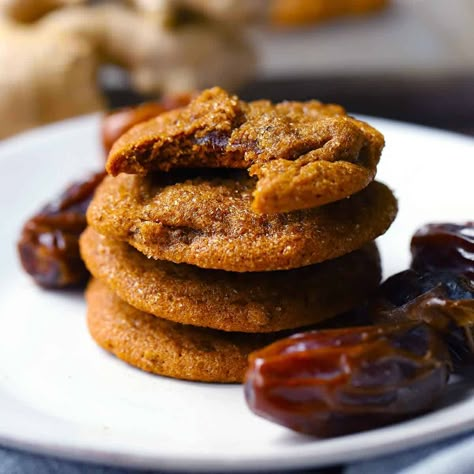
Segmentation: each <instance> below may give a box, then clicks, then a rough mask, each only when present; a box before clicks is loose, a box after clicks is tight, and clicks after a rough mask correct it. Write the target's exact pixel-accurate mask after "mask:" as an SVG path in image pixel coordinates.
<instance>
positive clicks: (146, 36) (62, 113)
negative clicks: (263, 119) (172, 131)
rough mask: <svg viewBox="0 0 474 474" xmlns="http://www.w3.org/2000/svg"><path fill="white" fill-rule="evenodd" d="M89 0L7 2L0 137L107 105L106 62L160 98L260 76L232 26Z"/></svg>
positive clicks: (0, 53) (0, 4)
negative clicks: (102, 81)
mask: <svg viewBox="0 0 474 474" xmlns="http://www.w3.org/2000/svg"><path fill="white" fill-rule="evenodd" d="M84 2H85V0H0V70H1V71H2V74H0V115H1V116H2V117H4V118H6V119H4V120H2V122H1V123H0V138H3V137H6V136H8V135H11V134H13V133H16V132H18V131H21V130H24V129H27V128H31V127H34V126H37V125H40V124H43V123H47V122H50V121H54V120H59V119H63V118H67V117H70V116H73V115H79V114H84V113H89V112H92V111H96V110H99V109H102V108H103V107H104V103H105V100H104V97H103V94H102V92H101V91H100V88H99V86H98V84H97V76H98V71H99V67H100V66H102V65H104V64H115V65H119V66H121V67H123V68H125V70H126V71H127V72H128V74H129V77H130V80H131V83H132V86H133V87H134V88H135V89H136V90H137V91H138V92H140V93H142V94H147V95H155V96H158V95H160V94H174V93H181V92H187V91H190V90H196V89H201V88H205V87H207V86H209V85H213V84H220V85H222V86H223V87H226V88H228V89H234V88H235V87H236V86H237V85H239V84H240V83H242V82H243V81H244V80H246V79H248V78H249V77H250V76H251V74H252V73H253V70H254V66H255V56H254V54H253V51H252V49H251V48H250V46H249V45H248V44H247V43H246V42H245V41H244V39H243V37H242V35H241V34H240V32H239V31H237V28H236V27H233V26H231V25H229V24H226V25H225V27H224V26H222V24H220V23H219V22H217V21H214V20H210V19H207V18H205V17H201V16H199V15H197V16H196V17H195V18H194V17H193V16H191V17H190V18H188V19H187V20H186V21H184V22H182V23H177V24H175V25H174V26H173V27H171V26H170V25H169V23H168V22H167V20H166V18H164V17H163V16H160V15H157V14H152V13H150V12H146V11H142V10H134V9H133V8H132V7H130V6H127V5H126V4H116V3H110V2H106V3H100V4H97V5H92V6H90V5H88V4H84V5H77V4H78V3H84ZM158 3H159V2H158ZM75 4H76V5H75ZM61 5H67V7H64V8H56V7H58V6H61ZM45 12H48V13H47V14H44V13H45ZM38 17H39V19H38ZM32 20H36V21H32ZM30 21H32V22H30ZM28 22H30V23H28Z"/></svg>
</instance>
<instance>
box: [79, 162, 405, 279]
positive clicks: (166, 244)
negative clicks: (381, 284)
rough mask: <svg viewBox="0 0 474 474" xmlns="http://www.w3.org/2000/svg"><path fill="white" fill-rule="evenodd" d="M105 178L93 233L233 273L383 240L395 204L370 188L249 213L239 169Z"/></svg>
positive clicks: (247, 182) (249, 182) (94, 208)
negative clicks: (312, 204) (296, 207)
mask: <svg viewBox="0 0 474 474" xmlns="http://www.w3.org/2000/svg"><path fill="white" fill-rule="evenodd" d="M203 171H204V170H200V171H199V173H200V175H199V176H196V175H193V174H192V173H191V172H190V170H182V171H179V172H178V171H176V172H174V173H171V172H170V173H162V174H159V175H150V176H135V175H127V174H121V175H119V176H118V177H116V178H112V177H106V179H105V180H104V182H103V183H102V184H101V185H100V186H99V188H98V189H97V191H96V193H95V196H94V199H93V200H92V203H91V205H90V206H89V209H88V211H87V220H88V223H89V225H90V226H91V227H93V228H94V229H96V230H97V231H98V232H99V233H101V234H104V235H106V236H109V237H111V238H114V239H117V240H122V241H126V242H128V243H129V244H131V245H132V246H133V247H135V248H136V249H138V250H139V251H140V252H142V253H143V254H145V255H146V256H148V257H153V258H155V259H160V260H169V261H172V262H174V263H188V264H192V265H196V266H198V267H202V268H212V269H220V270H227V271H236V272H254V271H269V270H287V269H291V268H298V267H302V266H306V265H311V264H314V263H319V262H322V261H324V260H328V259H332V258H336V257H339V256H341V255H344V254H346V253H349V252H352V251H354V250H356V249H358V248H360V247H361V246H362V245H363V244H365V243H367V242H371V241H372V240H374V239H375V238H376V237H378V236H379V235H381V234H383V233H384V232H385V231H386V230H387V229H388V227H389V226H390V224H391V223H392V221H393V219H394V218H395V216H396V213H397V203H396V199H395V197H394V196H393V194H392V193H391V191H390V190H389V189H388V188H387V187H386V186H384V185H383V184H380V183H377V182H373V183H371V184H370V185H369V186H368V187H367V188H365V189H364V190H362V191H360V192H359V193H357V194H355V195H353V196H351V197H350V198H347V199H344V200H342V201H338V202H335V203H332V204H328V205H325V206H321V207H318V208H313V209H306V210H301V211H294V212H290V213H285V214H268V215H266V214H258V213H256V212H254V211H253V210H252V208H251V202H252V190H253V188H254V184H255V180H254V179H252V178H249V177H248V176H247V175H246V173H245V172H242V171H238V170H207V171H206V173H207V175H206V174H203Z"/></svg>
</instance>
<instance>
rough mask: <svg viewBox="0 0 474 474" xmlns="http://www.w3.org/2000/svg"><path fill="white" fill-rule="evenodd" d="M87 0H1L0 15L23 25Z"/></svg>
mask: <svg viewBox="0 0 474 474" xmlns="http://www.w3.org/2000/svg"><path fill="white" fill-rule="evenodd" d="M84 1H85V0H0V15H2V16H3V17H8V18H11V19H12V20H15V21H18V22H21V23H31V22H33V21H36V20H38V19H39V18H41V17H42V16H43V15H45V14H46V13H48V12H50V11H52V10H55V9H56V8H61V7H65V6H70V5H75V4H78V3H84Z"/></svg>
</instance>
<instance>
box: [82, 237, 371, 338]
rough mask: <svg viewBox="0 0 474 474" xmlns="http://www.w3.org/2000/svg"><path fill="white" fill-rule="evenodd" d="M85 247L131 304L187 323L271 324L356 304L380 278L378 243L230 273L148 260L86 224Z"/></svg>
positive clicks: (307, 319) (286, 324) (303, 321)
mask: <svg viewBox="0 0 474 474" xmlns="http://www.w3.org/2000/svg"><path fill="white" fill-rule="evenodd" d="M80 244H81V253H82V257H83V259H84V261H85V262H86V265H87V267H88V268H89V270H90V272H91V273H92V275H93V276H94V277H95V278H97V279H99V280H101V281H103V282H105V283H106V284H107V286H108V287H110V288H111V289H112V290H113V291H114V292H115V293H117V295H118V296H119V297H120V298H121V299H123V300H124V301H126V302H127V303H129V304H130V305H132V306H134V307H136V308H138V309H140V310H142V311H145V312H147V313H151V314H154V315H156V316H159V317H162V318H165V319H169V320H172V321H175V322H179V323H183V324H192V325H194V326H205V327H211V328H214V329H220V330H224V331H243V332H271V331H280V330H282V329H288V328H295V327H300V326H306V325H309V324H314V323H317V322H319V321H322V320H324V319H327V318H330V317H332V316H334V315H336V314H339V313H341V312H343V311H346V310H348V309H351V308H353V307H354V306H356V305H357V304H359V303H360V302H361V301H363V300H364V299H365V298H366V297H367V296H368V295H369V294H370V293H371V292H372V291H374V290H375V288H376V287H377V285H378V283H379V281H380V262H379V254H378V251H377V247H376V246H375V244H373V243H371V244H368V245H367V246H365V247H364V248H363V249H361V250H358V251H355V252H353V253H351V254H348V255H345V256H343V257H340V258H338V259H334V260H331V261H328V262H323V263H321V264H318V265H311V266H309V267H304V268H301V269H297V270H287V271H279V272H263V273H233V272H224V271H222V270H203V269H201V268H198V267H195V266H192V265H186V264H180V265H177V264H175V263H171V262H165V261H159V260H150V259H147V258H146V257H145V256H144V255H142V254H141V253H139V252H138V251H136V250H135V249H134V248H133V247H130V246H129V245H127V244H126V243H123V242H118V241H114V240H112V239H110V238H107V237H104V236H102V235H100V234H98V233H97V232H96V231H94V230H93V229H91V228H88V229H87V230H86V231H85V233H84V234H83V235H82V237H81V242H80Z"/></svg>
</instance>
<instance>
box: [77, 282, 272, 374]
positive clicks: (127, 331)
mask: <svg viewBox="0 0 474 474" xmlns="http://www.w3.org/2000/svg"><path fill="white" fill-rule="evenodd" d="M86 299H87V324H88V327H89V332H90V334H91V336H92V338H93V339H94V340H95V341H96V342H97V344H99V346H101V347H102V348H104V349H105V350H107V351H109V352H112V353H113V354H115V355H116V356H117V357H118V358H119V359H122V360H123V361H125V362H127V363H129V364H131V365H133V366H135V367H138V368H140V369H142V370H146V371H147V372H152V373H155V374H159V375H166V376H168V377H174V378H179V379H185V380H196V381H202V382H242V380H243V378H244V373H245V370H246V368H247V357H248V355H249V354H250V352H252V351H254V350H256V349H258V348H261V347H263V346H265V345H266V344H268V343H270V342H272V341H274V340H276V339H277V338H278V337H281V336H280V335H275V334H272V335H268V334H263V335H262V334H242V333H228V332H222V331H215V330H212V329H203V328H196V327H193V326H185V325H182V324H178V323H172V322H170V321H166V320H164V319H161V318H157V317H156V316H152V315H150V314H147V313H144V312H142V311H139V310H137V309H135V308H133V307H132V306H130V305H128V304H127V303H125V302H123V301H122V300H120V299H119V298H118V297H117V296H115V295H114V293H113V292H112V291H111V290H109V289H108V288H107V286H106V285H104V284H103V283H101V282H99V281H97V280H93V281H91V283H90V284H89V287H88V289H87V291H86Z"/></svg>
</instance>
